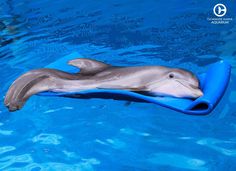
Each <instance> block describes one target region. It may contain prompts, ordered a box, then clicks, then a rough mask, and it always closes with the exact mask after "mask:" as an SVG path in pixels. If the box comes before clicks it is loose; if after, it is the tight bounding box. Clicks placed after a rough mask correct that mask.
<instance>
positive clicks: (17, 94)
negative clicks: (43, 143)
mask: <svg viewBox="0 0 236 171" xmlns="http://www.w3.org/2000/svg"><path fill="white" fill-rule="evenodd" d="M68 64H69V65H72V66H74V67H78V68H79V69H80V71H79V72H78V73H75V74H71V73H67V72H64V71H61V70H56V69H49V68H43V69H36V70H31V71H29V72H27V73H25V74H23V75H21V76H20V77H19V78H17V79H16V80H15V81H14V82H13V83H12V85H11V86H10V88H9V90H8V92H7V94H6V96H5V99H4V104H5V106H6V107H8V109H9V111H16V110H19V109H21V108H22V107H23V105H24V104H25V102H26V101H27V100H28V99H29V98H30V97H31V96H32V95H34V94H37V93H40V92H45V91H50V92H72V93H73V92H78V91H82V90H89V89H122V90H129V91H135V92H140V93H141V92H147V93H148V94H150V95H153V96H171V97H176V98H192V99H196V98H198V97H200V96H202V95H203V92H202V91H201V89H200V88H199V81H198V79H197V77H196V76H195V75H194V74H193V73H192V72H190V71H187V70H184V69H179V68H169V67H164V66H133V67H119V66H112V65H109V64H105V63H103V62H100V61H96V60H92V59H87V58H78V59H73V60H70V61H68Z"/></svg>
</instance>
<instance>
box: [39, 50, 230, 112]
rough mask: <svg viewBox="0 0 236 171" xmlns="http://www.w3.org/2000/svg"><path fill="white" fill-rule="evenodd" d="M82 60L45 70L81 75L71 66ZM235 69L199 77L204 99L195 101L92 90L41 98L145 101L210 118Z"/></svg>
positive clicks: (215, 69) (221, 66) (224, 66)
mask: <svg viewBox="0 0 236 171" xmlns="http://www.w3.org/2000/svg"><path fill="white" fill-rule="evenodd" d="M79 57H82V56H81V55H79V54H78V53H72V54H70V55H68V56H65V57H63V58H61V59H59V60H57V61H55V62H53V63H51V64H49V65H48V66H46V67H45V68H52V69H59V70H62V71H65V72H69V73H76V72H79V69H78V68H76V67H73V66H70V65H68V64H67V62H68V61H69V60H72V59H75V58H79ZM230 72H231V67H230V65H229V64H228V63H227V62H224V61H220V62H216V63H214V64H211V65H210V66H209V68H208V70H207V71H206V72H205V73H202V74H199V75H198V78H199V80H200V86H201V90H202V91H203V93H204V95H203V96H202V97H199V98H197V99H195V100H191V99H185V98H173V97H153V96H148V95H143V94H139V93H136V92H131V91H127V90H114V89H92V90H86V91H79V92H74V93H55V92H43V93H39V94H38V95H41V96H63V97H65V96H68V97H73V96H74V97H78V98H112V99H117V100H130V101H142V102H150V103H154V104H158V105H161V106H164V107H167V108H170V109H173V110H176V111H179V112H183V113H186V114H192V115H206V114H209V113H210V112H211V111H212V110H213V109H214V108H215V106H216V105H217V103H218V102H219V101H220V99H221V97H222V96H223V94H224V92H225V90H226V88H227V85H228V83H229V79H230Z"/></svg>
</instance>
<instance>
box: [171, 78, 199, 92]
mask: <svg viewBox="0 0 236 171" xmlns="http://www.w3.org/2000/svg"><path fill="white" fill-rule="evenodd" d="M175 81H177V82H178V83H180V84H181V85H183V86H184V87H186V88H188V89H194V90H200V88H198V87H197V86H195V85H193V84H191V83H189V82H187V81H184V80H182V82H185V83H187V84H188V85H187V84H184V83H182V82H181V81H179V80H177V79H175Z"/></svg>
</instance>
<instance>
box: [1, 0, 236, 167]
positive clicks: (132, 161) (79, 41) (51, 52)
mask: <svg viewBox="0 0 236 171" xmlns="http://www.w3.org/2000/svg"><path fill="white" fill-rule="evenodd" d="M216 3H224V4H225V5H226V7H227V13H226V15H225V16H224V18H232V21H230V23H229V24H212V23H211V22H210V21H209V20H208V19H209V18H215V17H216V16H215V15H214V14H213V11H212V9H213V7H214V5H215V4H216ZM235 11H236V2H235V1H234V0H230V1H229V0H227V1H204V0H199V1H196V0H189V1H177V0H171V1H164V0H160V1H156V0H148V1H141V0H135V1H134V0H126V1H124V0H112V1H105V0H100V1H95V0H59V1H51V0H40V1H31V0H0V68H1V69H0V75H1V82H0V84H1V88H0V95H1V103H0V170H4V171H5V170H9V171H13V170H14V171H15V170H20V171H21V170H25V171H28V170H31V171H39V170H42V171H48V170H49V171H50V170H52V171H54V170H61V171H74V170H75V171H80V170H82V171H93V170H101V171H130V170H131V171H133V170H135V171H156V170H161V171H167V170H174V171H175V170H183V171H185V170H186V171H187V170H204V171H205V170H213V171H216V170H217V171H218V170H219V171H222V170H227V171H235V170H236V107H235V106H236V26H235V23H236V22H235V21H236V18H235V15H236V13H235ZM72 52H79V53H80V54H82V55H83V56H84V57H89V58H94V59H97V60H101V61H104V62H107V63H109V64H113V65H121V66H140V65H154V64H155V65H166V66H173V67H183V68H186V69H189V70H191V71H193V72H196V73H200V72H204V71H205V70H206V69H207V67H208V66H209V65H210V64H212V63H214V62H216V61H219V60H226V61H228V62H229V63H230V64H231V65H232V75H231V80H230V84H229V87H228V89H227V91H226V93H225V95H224V97H223V99H222V100H221V101H220V103H219V104H218V106H217V107H216V109H215V110H214V111H213V112H212V113H211V114H210V115H207V116H190V115H185V114H182V113H178V112H175V111H172V110H170V109H167V108H163V107H161V106H157V105H154V104H147V103H136V102H133V103H131V104H128V103H127V102H125V101H115V100H105V99H90V100H84V99H83V100H82V99H71V98H62V97H42V96H33V97H32V98H30V100H29V101H28V102H27V103H26V105H25V106H24V108H23V109H22V110H20V111H17V112H14V113H10V112H8V111H7V109H6V108H5V107H4V105H3V99H4V96H5V93H6V91H7V89H8V87H9V86H10V84H11V83H12V82H13V81H14V80H15V79H16V78H17V77H18V76H19V75H21V74H22V73H24V72H26V71H28V70H31V69H35V68H42V67H44V66H46V65H48V64H50V63H51V62H54V61H55V60H57V59H59V58H61V57H63V56H65V55H68V54H70V53H72Z"/></svg>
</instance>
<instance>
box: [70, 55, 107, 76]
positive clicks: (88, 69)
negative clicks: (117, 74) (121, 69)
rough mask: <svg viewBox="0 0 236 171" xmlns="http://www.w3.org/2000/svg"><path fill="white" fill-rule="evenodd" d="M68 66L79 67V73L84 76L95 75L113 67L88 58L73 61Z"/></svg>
mask: <svg viewBox="0 0 236 171" xmlns="http://www.w3.org/2000/svg"><path fill="white" fill-rule="evenodd" d="M68 64H69V65H72V66H75V67H78V68H79V69H80V72H79V73H81V74H84V75H93V74H96V73H98V72H101V71H103V70H105V69H107V68H109V67H111V65H108V64H105V63H103V62H100V61H96V60H92V59H87V58H78V59H73V60H70V61H69V62H68Z"/></svg>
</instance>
